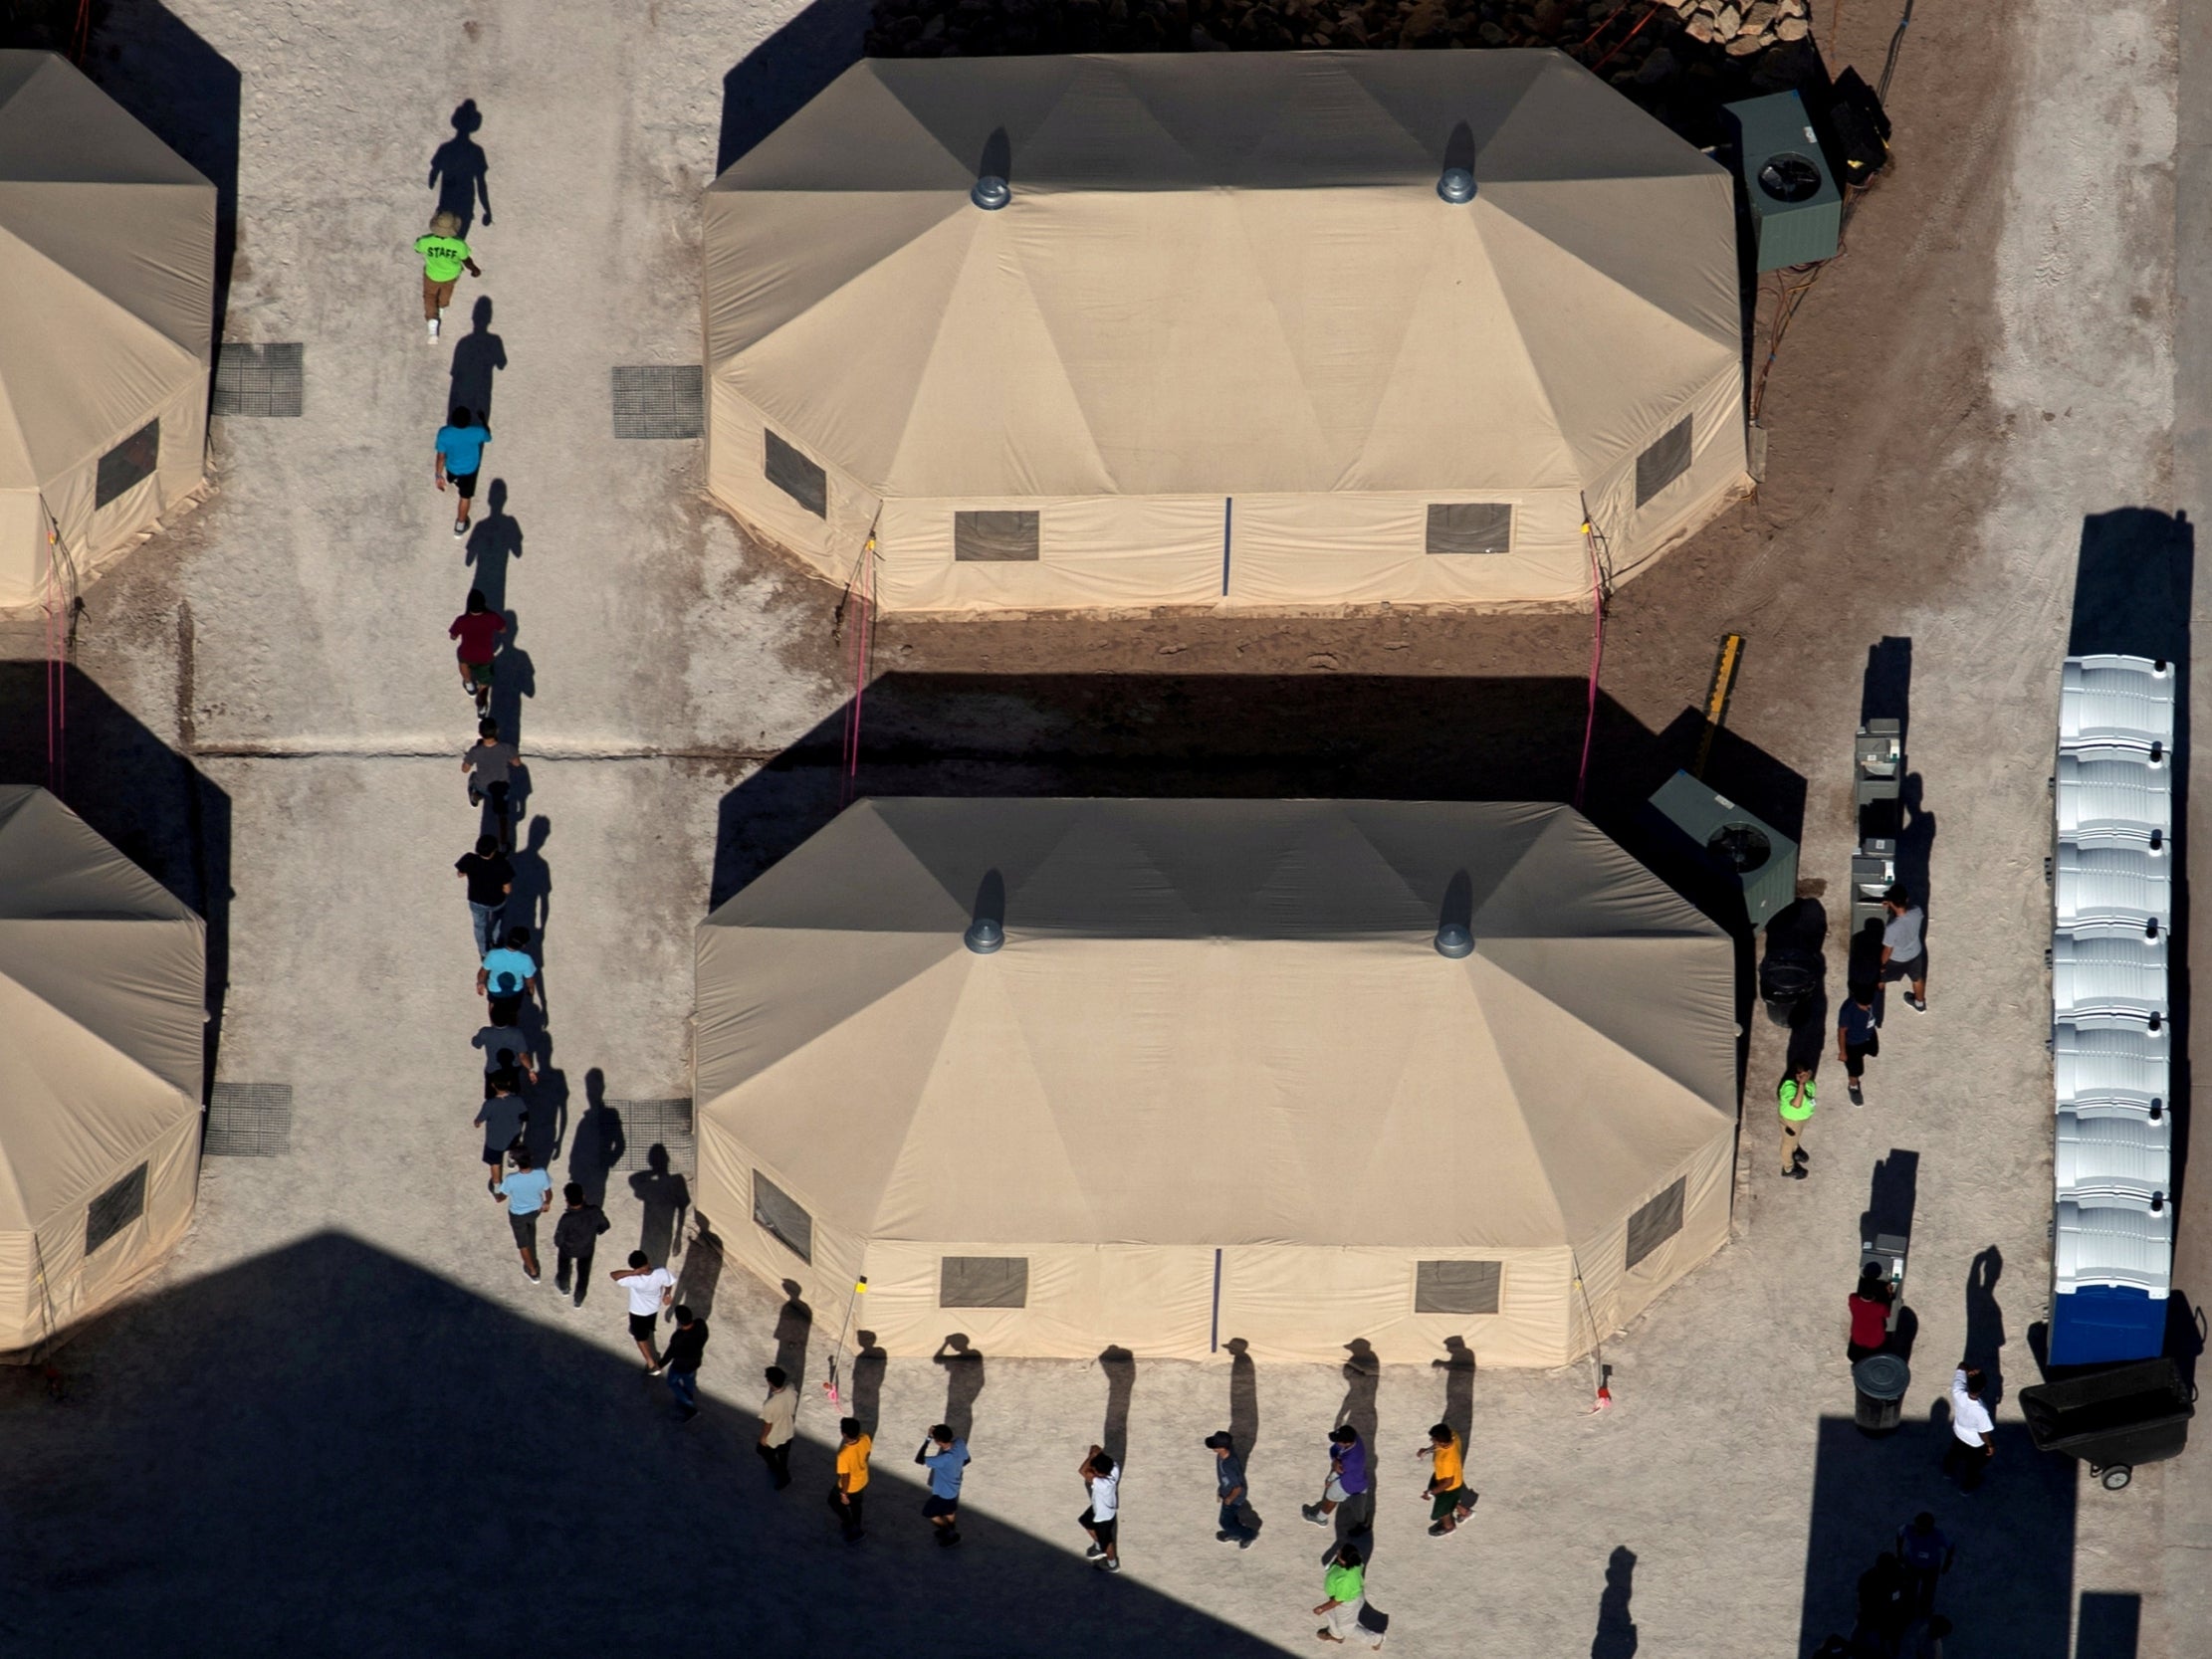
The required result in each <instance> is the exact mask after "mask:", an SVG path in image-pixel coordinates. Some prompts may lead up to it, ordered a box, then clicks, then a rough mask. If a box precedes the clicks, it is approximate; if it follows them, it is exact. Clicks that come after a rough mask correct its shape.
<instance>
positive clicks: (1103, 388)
mask: <svg viewBox="0 0 2212 1659" xmlns="http://www.w3.org/2000/svg"><path fill="white" fill-rule="evenodd" d="M1447 170H1450V171H1451V172H1453V173H1456V172H1459V171H1463V172H1464V173H1465V174H1466V175H1467V183H1468V187H1469V188H1470V189H1471V192H1472V193H1471V196H1470V197H1468V198H1467V199H1465V200H1461V201H1454V200H1448V199H1446V196H1445V188H1446V185H1447ZM985 178H989V179H1001V180H1003V181H1004V183H1005V187H1006V194H1005V198H1004V205H1002V206H999V207H996V208H992V207H987V206H984V205H980V201H979V199H978V198H979V196H980V197H981V199H982V200H995V199H997V198H996V196H995V195H994V194H993V192H992V190H991V189H990V188H989V187H987V186H983V185H981V184H980V183H979V181H980V180H981V179H985ZM1456 183H1457V181H1456V179H1454V180H1452V181H1451V184H1450V187H1451V188H1452V189H1453V192H1454V193H1457V192H1456ZM1731 192H1732V187H1731V184H1730V181H1729V177H1728V175H1727V173H1726V172H1725V171H1723V170H1722V169H1721V168H1720V167H1719V166H1717V165H1716V164H1715V163H1713V162H1712V161H1710V160H1708V159H1707V158H1706V157H1705V156H1703V155H1701V154H1699V153H1698V152H1697V151H1696V150H1695V149H1692V148H1691V147H1690V146H1689V145H1688V144H1686V143H1684V142H1682V140H1680V139H1679V138H1677V137H1675V136H1674V135H1673V134H1671V133H1670V132H1668V131H1667V130H1666V129H1665V128H1664V127H1662V126H1661V125H1659V123H1658V122H1657V121H1655V120H1653V119H1652V118H1651V117H1649V116H1648V115H1646V114H1644V113H1643V112H1642V111H1640V110H1639V109H1637V108H1636V106H1635V105H1633V104H1630V103H1629V102H1628V101H1627V100H1626V99H1624V98H1622V97H1621V96H1620V95H1619V94H1618V93H1616V92H1615V91H1614V90H1613V89H1612V88H1610V87H1608V86H1606V85H1605V84H1604V83H1603V82H1601V81H1599V80H1597V79H1596V78H1595V77H1593V76H1592V75H1590V74H1589V73H1588V72H1587V71H1585V70H1583V69H1582V68H1580V67H1579V66H1577V65H1576V64H1574V63H1573V62H1571V61H1570V60H1569V59H1567V58H1566V57H1564V56H1563V55H1561V54H1559V53H1557V52H1549V51H1539V52H1521V51H1512V52H1372V53H1371V52H1342V53H1339V52H1307V53H1255V54H1248V55H1220V54H1207V55H1199V56H1186V55H1180V54H1150V55H1144V56H1128V57H1061V58H1049V57H1029V58H1000V59H952V60H946V61H939V62H930V61H896V60H885V59H871V60H868V61H865V62H862V63H860V64H856V65H855V66H853V68H851V69H850V70H848V71H846V72H845V74H844V75H842V76H841V77H839V79H838V80H837V81H836V82H835V83H834V84H833V85H831V86H830V87H829V88H828V90H826V91H825V92H823V93H822V94H821V95H820V96H819V97H817V98H816V99H815V100H814V101H813V102H812V103H811V104H807V105H806V106H805V108H803V109H802V110H800V111H799V112H798V114H796V115H795V116H793V117H792V118H791V119H790V120H789V121H788V122H786V123H785V124H784V125H783V126H782V127H780V128H779V129H778V130H777V131H775V132H774V133H773V134H772V135H771V136H770V137H769V138H767V139H766V140H765V141H764V142H762V143H761V144H760V145H759V146H758V147H757V148H756V149H754V150H753V151H752V152H751V153H750V154H748V155H746V156H745V157H744V158H743V159H742V160H740V161H739V162H738V163H737V164H736V165H734V166H732V167H731V168H730V169H729V171H727V172H725V173H724V174H723V175H722V176H721V177H720V178H719V179H717V180H716V181H715V183H714V185H713V186H712V187H711V189H710V190H709V191H708V193H707V198H706V227H705V234H706V254H705V261H706V288H705V329H706V359H707V374H708V377H709V404H708V417H707V418H708V443H709V465H710V482H711V486H712V489H713V491H714V493H715V495H716V496H717V497H718V498H719V499H720V500H721V501H722V503H723V504H724V505H725V506H726V507H728V508H729V509H730V510H731V511H732V512H733V513H735V514H736V515H737V516H738V517H739V518H741V519H743V520H745V521H746V522H748V523H749V524H751V525H752V526H754V527H755V528H757V529H758V530H759V531H760V532H762V533H763V534H765V535H766V536H768V537H769V538H770V539H772V540H773V541H774V542H777V543H779V544H781V545H783V546H785V547H787V548H789V549H791V550H792V551H794V552H796V553H797V554H798V555H800V556H801V557H803V558H804V559H805V560H806V561H807V562H808V563H810V564H812V565H813V566H814V567H815V568H816V569H817V570H819V571H820V572H822V573H823V574H825V575H827V576H828V577H830V578H831V579H832V580H834V581H837V582H840V583H842V582H845V581H847V580H849V579H852V578H853V577H854V576H855V575H856V573H858V574H859V575H860V576H861V579H862V580H863V581H864V582H866V583H869V584H872V587H873V590H874V593H875V597H876V599H877V601H878V602H879V603H880V604H881V605H883V606H884V607H886V608H889V609H897V610H928V611H988V610H998V609H1008V608H1011V609H1017V610H1030V609H1049V608H1098V607H1103V608H1121V607H1137V606H1153V605H1207V606H1217V607H1230V608H1236V607H1243V608H1251V609H1267V610H1297V609H1302V608H1308V607H1315V606H1324V607H1326V606H1337V605H1343V604H1362V603H1375V602H1379V601H1384V600H1388V601H1393V602H1398V603H1405V602H1440V603H1449V604H1473V605H1489V606H1508V605H1527V604H1538V603H1558V602H1563V601H1566V602H1585V603H1586V602H1588V600H1589V598H1590V594H1591V586H1592V566H1593V555H1594V554H1595V556H1596V557H1597V558H1598V559H1599V560H1602V561H1603V562H1604V563H1606V564H1607V565H1608V566H1609V567H1610V570H1611V573H1612V574H1613V575H1614V576H1620V575H1624V574H1626V573H1628V572H1629V571H1632V570H1634V569H1635V568H1636V567H1637V566H1639V565H1641V564H1643V563H1644V562H1645V561H1647V560H1648V559H1650V558H1652V557H1653V556H1654V555H1655V554H1657V553H1658V552H1659V551H1660V550H1661V549H1663V548H1664V547H1665V546H1667V545H1668V544H1669V542H1671V541H1673V540H1675V539H1677V538H1679V537H1680V536H1681V535H1683V534H1685V533H1686V532H1687V531H1689V530H1691V529H1693V528H1695V527H1696V526H1697V525H1699V524H1701V523H1702V522H1704V521H1705V520H1706V519H1707V518H1710V517H1711V516H1712V515H1713V513H1714V512H1716V511H1717V510H1718V508H1719V507H1720V506H1721V505H1722V504H1723V503H1724V502H1725V501H1726V500H1727V499H1728V497H1729V496H1730V494H1731V492H1733V491H1735V490H1737V489H1738V488H1739V487H1740V486H1742V485H1743V484H1744V483H1745V482H1746V479H1745V473H1744V466H1745V443H1744V430H1745V429H1744V418H1743V370H1742V355H1743V335H1742V324H1741V318H1740V311H1739V305H1738V298H1737V296H1738V276H1737V264H1736V252H1735V221H1734V206H1733V196H1732V193H1731ZM1586 512H1587V515H1588V518H1589V520H1590V521H1591V522H1592V523H1594V524H1595V526H1596V528H1597V530H1598V531H1599V532H1600V533H1601V537H1602V539H1601V540H1599V541H1598V542H1597V543H1596V544H1595V545H1593V544H1592V543H1591V542H1590V541H1588V540H1586V538H1585V536H1584V533H1583V529H1582V526H1583V524H1584V522H1585V515H1586ZM871 533H873V535H874V536H875V538H876V543H875V545H876V552H877V557H876V559H875V560H874V562H873V563H872V565H871V566H870V567H869V568H868V569H867V570H865V571H862V569H861V563H860V561H861V555H862V550H863V547H864V546H865V545H866V543H867V540H868V537H869V536H870V534H871Z"/></svg>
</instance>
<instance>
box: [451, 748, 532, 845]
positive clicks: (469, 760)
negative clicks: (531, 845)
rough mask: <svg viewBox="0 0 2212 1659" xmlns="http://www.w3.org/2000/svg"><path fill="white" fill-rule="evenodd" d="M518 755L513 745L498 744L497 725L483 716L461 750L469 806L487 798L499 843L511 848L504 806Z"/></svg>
mask: <svg viewBox="0 0 2212 1659" xmlns="http://www.w3.org/2000/svg"><path fill="white" fill-rule="evenodd" d="M521 758H522V755H521V754H520V752H519V751H518V750H517V749H516V747H515V745H514V744H513V743H503V742H501V741H500V734H499V722H498V721H496V720H493V719H492V718H491V717H489V716H486V717H485V718H484V719H483V720H480V721H478V722H477V723H476V741H475V742H473V743H471V744H470V745H469V746H468V747H467V748H465V749H463V750H462V751H461V775H462V776H463V777H465V778H466V779H467V780H468V785H469V805H471V806H482V805H483V804H484V802H485V801H486V800H487V799H489V800H490V801H491V803H492V815H493V817H495V818H497V819H498V820H499V844H500V845H501V846H502V847H511V846H513V845H514V840H515V833H514V825H513V823H512V822H511V820H510V816H509V813H508V806H507V797H508V792H509V790H510V789H511V788H512V787H513V785H514V781H515V779H514V771H515V765H516V763H517V762H518V761H519V760H521Z"/></svg>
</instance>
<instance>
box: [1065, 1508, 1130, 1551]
mask: <svg viewBox="0 0 2212 1659" xmlns="http://www.w3.org/2000/svg"><path fill="white" fill-rule="evenodd" d="M1075 1519H1076V1520H1077V1521H1078V1522H1080V1523H1081V1524H1082V1526H1083V1528H1084V1529H1085V1531H1087V1532H1088V1533H1089V1534H1090V1535H1091V1537H1093V1538H1095V1539H1097V1540H1098V1543H1099V1548H1100V1549H1102V1550H1111V1549H1112V1548H1113V1547H1114V1528H1115V1527H1116V1526H1117V1525H1119V1524H1120V1521H1121V1517H1119V1516H1118V1515H1117V1516H1109V1517H1108V1518H1107V1519H1105V1520H1104V1521H1100V1520H1098V1519H1097V1518H1096V1517H1094V1516H1093V1515H1092V1514H1091V1512H1090V1511H1089V1510H1087V1509H1086V1510H1085V1511H1084V1512H1083V1513H1082V1514H1081V1515H1079V1516H1077V1517H1076V1518H1075Z"/></svg>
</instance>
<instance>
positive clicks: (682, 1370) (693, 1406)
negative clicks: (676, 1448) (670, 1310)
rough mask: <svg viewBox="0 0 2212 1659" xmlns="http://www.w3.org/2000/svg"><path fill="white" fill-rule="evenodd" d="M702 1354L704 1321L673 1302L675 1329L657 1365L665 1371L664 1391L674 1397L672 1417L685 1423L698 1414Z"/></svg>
mask: <svg viewBox="0 0 2212 1659" xmlns="http://www.w3.org/2000/svg"><path fill="white" fill-rule="evenodd" d="M706 1352H707V1322H706V1321H705V1320H703V1319H701V1318H699V1316H698V1315H696V1314H694V1313H693V1312H692V1311H691V1310H690V1309H689V1308H687V1307H685V1306H684V1305H683V1304H682V1303H681V1302H679V1303H677V1304H676V1330H675V1333H674V1334H673V1335H672V1336H671V1337H670V1338H669V1339H668V1347H667V1348H664V1349H662V1350H661V1364H662V1365H663V1366H664V1367H666V1369H667V1371H668V1391H669V1392H670V1393H672V1394H674V1395H675V1396H676V1415H677V1416H678V1417H679V1418H680V1419H681V1420H683V1421H684V1422H687V1423H688V1422H690V1421H691V1420H692V1418H694V1417H696V1416H698V1415H699V1361H700V1360H701V1359H702V1358H703V1357H705V1355H706Z"/></svg>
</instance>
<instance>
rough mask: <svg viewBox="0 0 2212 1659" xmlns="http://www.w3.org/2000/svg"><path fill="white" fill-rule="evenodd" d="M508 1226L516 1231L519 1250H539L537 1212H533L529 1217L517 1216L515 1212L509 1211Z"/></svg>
mask: <svg viewBox="0 0 2212 1659" xmlns="http://www.w3.org/2000/svg"><path fill="white" fill-rule="evenodd" d="M507 1225H508V1226H509V1227H510V1228H512V1229H513V1230H514V1234H515V1246H516V1248H517V1249H519V1250H535V1249H537V1248H538V1212H537V1211H536V1210H532V1211H531V1212H530V1213H529V1214H528V1215H517V1214H516V1213H515V1212H514V1211H513V1210H509V1211H508V1212H507Z"/></svg>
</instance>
